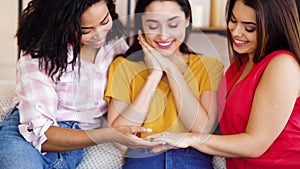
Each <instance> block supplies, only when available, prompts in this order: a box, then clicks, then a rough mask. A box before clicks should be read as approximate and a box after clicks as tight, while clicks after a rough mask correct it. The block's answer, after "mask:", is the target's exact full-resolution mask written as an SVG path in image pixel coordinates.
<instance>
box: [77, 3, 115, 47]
mask: <svg viewBox="0 0 300 169" xmlns="http://www.w3.org/2000/svg"><path fill="white" fill-rule="evenodd" d="M111 28H112V18H111V15H110V13H109V11H108V9H107V5H106V3H105V1H100V2H98V3H96V4H94V5H92V6H91V7H90V8H88V9H87V10H86V11H85V12H84V13H83V15H82V17H81V29H82V38H81V43H82V44H84V45H87V46H91V47H93V48H100V47H102V46H103V45H104V44H105V41H106V36H107V34H108V32H109V31H110V29H111Z"/></svg>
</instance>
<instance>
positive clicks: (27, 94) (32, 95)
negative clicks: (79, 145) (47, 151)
mask: <svg viewBox="0 0 300 169" xmlns="http://www.w3.org/2000/svg"><path fill="white" fill-rule="evenodd" d="M127 48H128V46H127V44H126V42H125V41H124V40H123V39H121V40H117V41H112V42H110V43H108V44H107V45H105V46H104V47H102V48H101V49H100V50H99V51H98V53H97V56H96V59H95V63H91V62H86V61H83V60H82V61H81V66H80V70H78V64H76V65H75V67H74V70H72V66H71V65H69V66H68V67H67V71H66V72H65V73H64V74H63V75H62V76H61V78H60V81H58V82H55V81H52V80H51V78H50V77H48V76H47V75H46V74H45V73H43V72H42V71H40V70H39V65H38V59H32V58H31V56H29V55H26V56H25V55H24V56H22V57H21V58H20V60H19V62H18V65H17V69H18V76H17V85H16V93H17V99H16V102H15V103H16V104H18V108H19V111H20V123H21V124H20V125H19V130H20V133H21V135H22V136H23V137H24V138H25V139H26V140H27V141H28V142H30V143H31V144H33V146H35V148H36V149H38V150H39V151H41V145H42V144H43V143H44V142H45V141H46V140H47V137H46V135H45V132H46V131H47V129H48V128H49V127H50V126H57V122H59V121H76V122H78V124H79V126H80V127H81V129H95V128H99V127H100V126H101V120H100V117H101V116H102V115H103V114H104V113H106V112H107V102H106V101H105V100H104V99H103V95H104V91H105V88H106V83H107V73H108V67H109V65H110V64H111V62H112V60H113V58H114V57H115V56H116V55H117V54H120V53H124V52H125V51H126V50H127ZM68 51H69V52H68V57H69V59H72V57H73V52H72V51H73V50H72V47H71V46H70V45H69V47H68ZM79 71H80V73H78V72H79Z"/></svg>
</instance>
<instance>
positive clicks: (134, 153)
mask: <svg viewBox="0 0 300 169" xmlns="http://www.w3.org/2000/svg"><path fill="white" fill-rule="evenodd" d="M124 160H125V163H124V165H123V166H122V169H135V168H142V169H213V166H212V156H210V155H208V154H205V153H202V152H200V151H198V150H196V149H194V148H191V147H188V148H180V149H171V150H168V151H166V152H162V153H157V154H153V153H152V152H151V150H150V149H135V150H128V151H127V153H126V155H125V159H124Z"/></svg>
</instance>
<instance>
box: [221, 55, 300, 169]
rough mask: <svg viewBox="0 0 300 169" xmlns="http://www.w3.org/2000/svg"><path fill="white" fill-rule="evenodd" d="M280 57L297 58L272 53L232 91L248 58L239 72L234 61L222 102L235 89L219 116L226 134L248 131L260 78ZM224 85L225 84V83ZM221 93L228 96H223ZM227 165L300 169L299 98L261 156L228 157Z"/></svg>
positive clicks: (226, 77) (223, 131)
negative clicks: (288, 117) (271, 63)
mask: <svg viewBox="0 0 300 169" xmlns="http://www.w3.org/2000/svg"><path fill="white" fill-rule="evenodd" d="M281 54H289V55H292V56H295V55H294V54H293V53H291V52H289V51H285V50H279V51H275V52H273V53H271V54H269V55H268V56H266V58H264V59H263V60H262V61H261V62H260V63H258V64H255V65H254V66H253V68H252V70H251V71H250V72H249V74H248V75H247V76H246V77H245V78H244V79H243V80H241V81H240V82H239V83H238V84H237V85H236V86H235V87H234V88H233V89H232V87H233V85H234V84H235V82H236V81H237V80H238V78H239V77H240V75H241V74H242V72H243V69H244V68H245V63H246V61H247V59H245V60H244V62H243V63H242V65H241V67H240V69H239V70H238V69H237V64H236V62H233V64H232V65H231V66H230V67H229V68H228V70H227V71H226V74H225V79H226V85H227V88H226V89H225V90H226V91H224V88H223V91H222V89H220V94H219V99H220V98H223V100H224V98H225V97H224V96H226V95H227V94H228V92H229V91H230V90H231V89H232V91H230V94H229V96H228V98H225V99H226V100H225V102H224V104H223V105H222V104H220V108H221V109H224V110H223V111H222V112H223V114H220V118H221V119H220V128H221V131H222V133H223V134H224V135H228V134H237V133H243V132H245V130H246V126H247V122H248V119H249V114H250V110H251V105H252V100H253V96H254V93H255V89H256V87H257V85H258V83H259V80H260V77H261V76H262V73H263V72H264V70H265V68H266V66H267V65H268V64H269V63H270V61H271V60H272V59H273V58H275V57H276V56H279V55H281ZM222 84H225V83H224V81H223V83H222ZM221 86H223V85H221ZM223 87H224V86H223ZM274 92H276V91H274ZM222 93H223V94H226V95H222ZM220 95H221V96H220ZM219 101H220V100H219ZM232 144H234V143H232ZM226 163H227V168H228V169H231V168H238V169H240V168H242V169H246V168H249V169H255V168H263V169H267V168H270V169H271V168H272V169H273V168H276V169H279V168H281V169H287V168H300V97H298V98H297V100H296V103H295V105H294V108H293V112H292V114H291V116H290V119H289V120H288V122H287V124H286V126H285V127H284V129H283V131H282V132H281V134H280V135H279V137H278V138H277V139H276V140H275V142H274V143H273V144H272V145H271V147H270V148H269V149H268V150H267V151H266V152H265V153H264V154H263V155H262V156H261V157H259V158H227V159H226Z"/></svg>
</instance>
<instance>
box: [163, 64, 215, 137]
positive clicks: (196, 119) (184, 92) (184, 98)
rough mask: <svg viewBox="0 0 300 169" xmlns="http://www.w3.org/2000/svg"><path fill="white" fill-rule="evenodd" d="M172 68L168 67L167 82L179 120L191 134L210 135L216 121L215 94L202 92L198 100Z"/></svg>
mask: <svg viewBox="0 0 300 169" xmlns="http://www.w3.org/2000/svg"><path fill="white" fill-rule="evenodd" d="M174 66H175V65H174ZM172 67H173V66H171V67H169V71H168V81H169V84H170V87H171V89H172V92H173V95H174V99H175V103H176V107H177V110H178V111H179V117H180V119H181V120H182V122H183V123H184V125H185V127H186V128H188V129H190V130H189V131H191V132H198V133H200V132H201V133H210V132H211V130H212V128H213V126H214V124H215V121H216V119H217V103H216V102H217V99H216V92H215V91H204V92H203V93H202V94H201V96H200V100H198V99H197V98H196V97H195V96H194V94H193V93H192V92H191V90H190V88H189V86H188V84H187V83H186V81H185V79H184V77H183V76H182V74H181V72H180V71H179V70H178V68H177V67H174V68H172Z"/></svg>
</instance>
